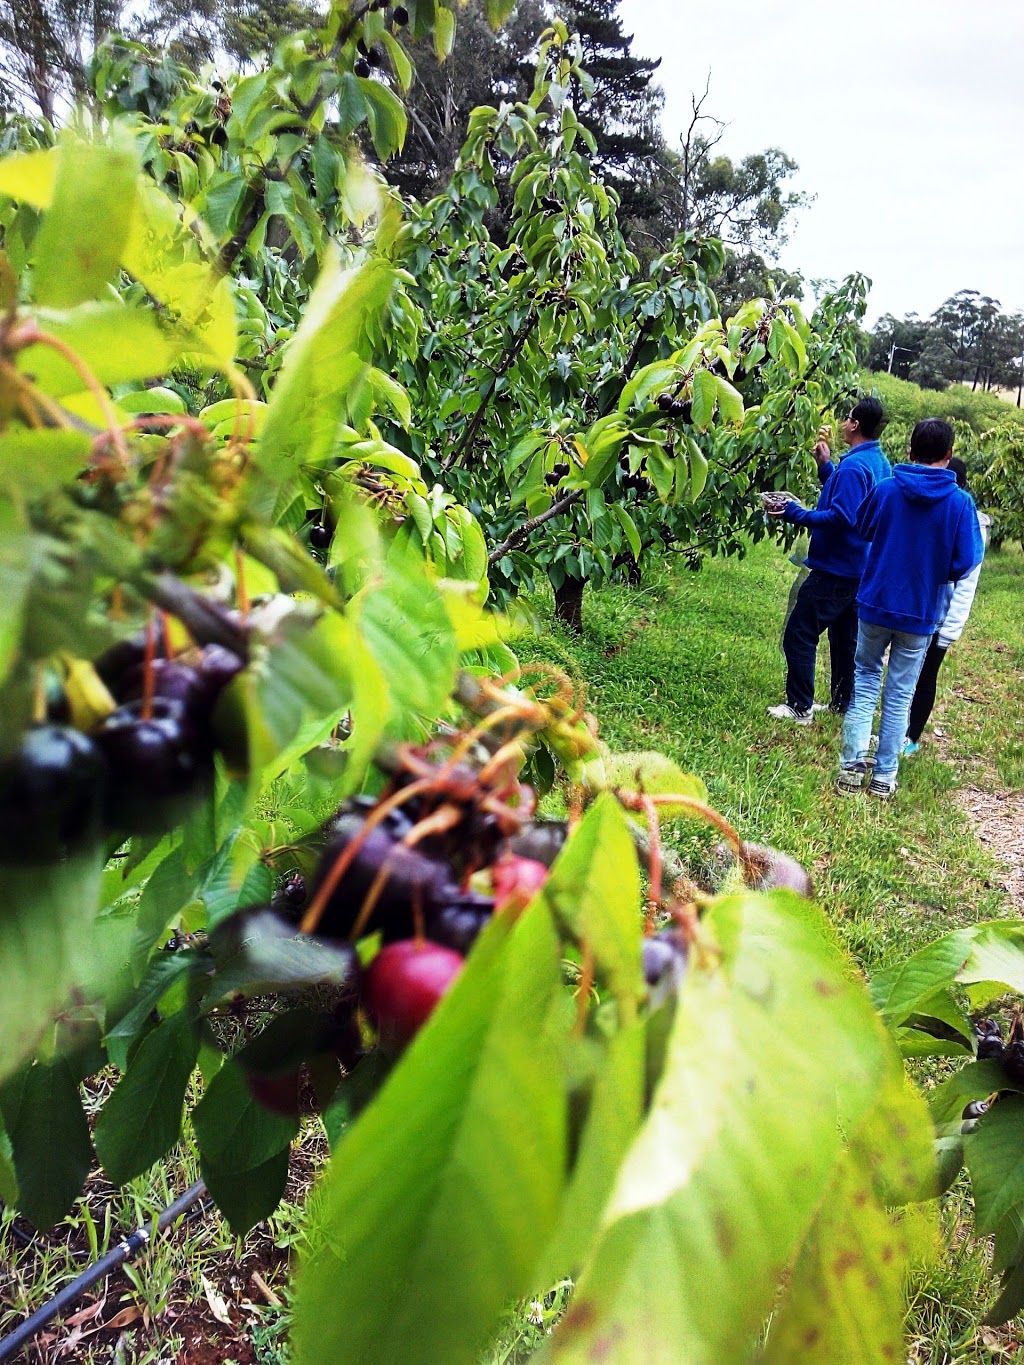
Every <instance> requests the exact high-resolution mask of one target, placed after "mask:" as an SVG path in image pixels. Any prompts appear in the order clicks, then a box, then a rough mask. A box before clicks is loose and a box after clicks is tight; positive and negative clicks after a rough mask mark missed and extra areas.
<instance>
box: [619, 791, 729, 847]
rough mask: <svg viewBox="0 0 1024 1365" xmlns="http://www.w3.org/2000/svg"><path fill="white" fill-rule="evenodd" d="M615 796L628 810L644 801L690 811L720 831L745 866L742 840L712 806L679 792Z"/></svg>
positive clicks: (633, 808) (628, 793)
mask: <svg viewBox="0 0 1024 1365" xmlns="http://www.w3.org/2000/svg"><path fill="white" fill-rule="evenodd" d="M616 796H617V797H618V798H619V800H620V801H621V802H622V804H623V805H624V806H626V807H627V808H628V809H629V810H636V809H637V807H638V806H639V805H641V803H643V802H645V801H650V802H651V804H652V805H654V806H685V808H686V809H687V810H692V811H693V813H694V815H699V816H700V817H701V819H703V820H707V822H708V824H710V825H714V826H715V828H716V829H720V830H721V831H722V833H723V834H724V835H725V838H726V842H727V843H728V844H729V846H730V847H731V848H732V849H733V850H734V851H735V853H736V856H737V857H738V858H739V859H740V860H741V861H742V862H743V863H744V865H745V864H746V856H745V853H744V843H743V840H742V839H741V838H740V836H739V834H738V833H737V832H736V830H735V829H733V827H732V825H730V824H729V821H728V820H727V819H726V818H725V816H724V815H719V813H718V811H716V810H715V809H714V807H713V806H709V805H708V804H707V802H706V801H698V800H697V798H696V797H695V796H683V795H682V793H679V792H665V793H661V792H659V793H658V794H657V795H656V796H646V797H645V796H641V795H640V793H639V792H626V791H618V792H616Z"/></svg>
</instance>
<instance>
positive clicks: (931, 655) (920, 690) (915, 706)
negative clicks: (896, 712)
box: [907, 635, 946, 744]
mask: <svg viewBox="0 0 1024 1365" xmlns="http://www.w3.org/2000/svg"><path fill="white" fill-rule="evenodd" d="M945 657H946V651H945V650H944V649H943V648H942V646H941V645H940V644H939V637H938V636H937V635H933V636H932V642H931V644H930V645H929V646H928V653H927V654H926V655H925V656H924V664H923V665H922V667H921V676H920V677H919V678H918V680H917V688H916V690H915V692H914V700H913V701H912V702H911V703H910V719H909V720H908V721H907V738H908V739H911V740H913V742H914V743H915V744H916V743H917V741H918V740H919V739H920V738H921V735H922V733H923V731H924V727H925V726H926V725H927V724H928V717H929V716H930V715H931V713H932V707H933V706H934V705H935V682H936V679H937V678H938V676H939V669H940V668H941V667H942V661H943V659H944V658H945Z"/></svg>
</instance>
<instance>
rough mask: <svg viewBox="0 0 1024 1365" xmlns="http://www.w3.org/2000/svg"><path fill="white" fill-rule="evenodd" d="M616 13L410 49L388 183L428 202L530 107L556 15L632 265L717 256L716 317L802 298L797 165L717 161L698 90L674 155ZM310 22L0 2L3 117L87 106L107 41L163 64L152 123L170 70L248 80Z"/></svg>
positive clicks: (382, 74) (297, 2) (558, 3)
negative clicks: (143, 48)
mask: <svg viewBox="0 0 1024 1365" xmlns="http://www.w3.org/2000/svg"><path fill="white" fill-rule="evenodd" d="M617 10H618V0H521V2H520V4H519V5H518V6H517V7H516V10H515V12H514V13H513V15H512V17H511V19H510V20H509V22H508V23H507V24H506V25H505V26H504V27H503V28H502V29H500V30H499V31H498V32H497V33H496V32H494V31H493V30H492V28H491V27H490V25H489V24H488V23H487V21H486V18H485V16H484V13H483V8H482V5H481V3H480V0H470V4H469V5H468V6H467V7H466V8H465V9H460V11H459V14H458V23H457V25H456V31H455V37H454V44H453V46H452V50H451V52H450V54H449V55H447V57H446V58H445V59H444V60H441V58H440V57H439V55H438V53H437V52H436V51H435V50H434V46H433V41H432V40H430V39H427V40H423V41H420V42H418V43H411V44H410V45H409V46H410V54H411V55H412V56H413V59H414V62H415V80H414V85H413V87H412V90H411V91H410V92H409V94H408V95H407V96H406V108H407V112H408V118H409V124H408V132H407V136H406V140H405V145H404V148H403V150H402V152H401V154H400V155H399V156H398V157H397V158H395V159H394V160H393V161H392V162H391V163H390V164H389V178H390V179H391V181H392V183H393V184H395V185H396V186H397V187H398V188H399V189H400V190H401V191H402V192H403V193H404V194H406V195H408V196H410V197H412V198H415V199H418V200H420V201H421V202H426V201H427V200H428V199H430V198H431V197H432V196H433V195H435V194H436V193H437V192H438V191H439V190H440V189H441V188H442V187H443V186H444V185H446V184H447V183H448V182H449V180H450V178H451V174H452V171H453V169H454V167H455V163H456V160H457V158H458V155H459V150H460V148H461V147H462V144H463V142H464V140H465V137H466V132H467V127H468V118H469V113H470V111H471V110H472V109H474V108H475V107H477V106H478V105H482V104H495V103H498V102H500V101H501V100H508V101H511V102H515V101H518V100H523V99H526V98H527V96H528V94H529V91H530V90H531V88H532V85H533V81H534V75H535V69H536V47H537V38H538V35H539V34H540V33H541V31H542V30H543V29H544V28H545V27H546V26H547V24H549V23H550V22H551V20H552V18H555V17H557V18H560V19H562V20H563V21H564V22H565V23H566V25H567V26H568V28H569V30H570V31H572V32H576V33H578V34H579V36H580V39H581V42H582V50H583V65H584V67H585V69H586V71H587V72H588V73H589V75H590V76H591V77H592V80H593V88H592V89H591V90H588V91H587V92H582V91H581V92H577V100H576V103H577V107H578V108H579V109H580V113H581V121H582V122H583V124H584V126H585V127H587V128H588V130H589V131H590V132H591V133H592V135H593V136H594V138H595V141H596V144H597V150H596V154H595V157H594V164H595V171H596V172H597V173H598V175H600V177H601V178H602V180H603V181H604V183H606V184H608V185H609V186H610V187H611V188H613V189H614V190H615V191H616V192H617V193H618V195H619V198H620V205H621V207H620V215H619V216H620V222H621V225H622V228H623V233H624V236H625V238H626V241H627V243H628V244H629V246H630V248H631V249H632V250H633V252H634V253H635V254H636V255H637V257H638V258H639V260H640V263H641V266H642V267H646V265H647V264H648V263H649V262H650V261H651V260H652V259H654V258H655V257H656V256H658V255H660V254H661V253H662V252H663V251H664V250H665V249H666V247H667V246H668V244H669V243H670V242H671V241H672V240H673V238H674V237H675V236H676V234H677V233H678V232H680V231H683V230H686V231H690V232H692V233H694V234H695V236H697V237H700V238H704V237H718V238H720V239H721V240H722V241H723V243H724V245H725V248H726V255H725V264H724V267H723V269H722V272H721V274H720V276H719V277H718V279H717V281H716V291H717V293H718V296H719V302H720V305H721V309H722V314H723V316H727V315H728V314H729V313H730V312H732V311H733V310H734V308H735V307H736V306H738V305H739V303H740V301H741V300H743V299H745V298H750V297H752V296H757V295H764V294H771V293H778V294H781V295H789V296H795V297H801V296H802V288H801V285H802V281H801V279H800V277H799V275H794V274H792V273H790V272H787V271H785V270H783V269H781V268H780V267H779V266H778V264H777V261H778V254H779V250H780V248H781V247H782V245H783V244H784V242H785V241H786V237H787V227H788V222H789V220H790V217H791V215H792V214H793V212H794V211H795V210H797V209H799V208H801V207H803V206H804V205H805V204H806V203H807V201H808V197H807V196H806V195H804V194H801V193H799V192H796V191H794V190H792V189H790V188H789V185H788V183H787V182H788V181H789V180H790V178H791V177H792V175H793V174H794V172H795V171H796V170H797V165H796V163H795V162H794V161H793V160H792V158H791V157H789V156H787V155H786V153H785V152H783V151H781V150H780V149H779V148H774V147H770V148H766V149H765V150H763V151H761V152H758V153H754V154H751V155H748V156H744V157H742V158H740V159H738V160H733V159H731V158H730V157H728V156H725V155H722V154H721V152H720V151H719V150H718V144H719V142H720V139H721V137H722V133H723V131H724V128H725V125H724V123H722V122H721V121H720V120H718V119H716V118H714V117H712V116H711V115H710V114H709V113H708V112H707V111H706V108H705V106H706V103H707V98H708V89H707V88H705V90H704V92H703V94H701V95H700V96H696V95H695V96H694V98H693V116H692V119H691V122H690V125H689V127H688V128H687V130H686V131H685V133H684V134H683V135H682V137H681V138H680V139H679V141H678V144H677V145H673V144H672V143H671V142H670V141H669V140H668V139H667V138H666V137H665V135H664V134H663V132H662V130H661V126H660V118H661V111H662V107H663V103H664V95H663V92H662V90H661V89H660V87H659V86H658V85H657V83H656V73H657V69H658V66H659V65H660V62H659V61H658V60H650V59H646V58H644V57H642V56H639V55H637V54H636V53H634V52H633V50H632V36H631V35H630V34H628V33H625V32H624V31H623V27H622V21H621V19H620V18H619V15H618V13H617ZM318 18H319V12H318V6H317V4H316V3H315V0H269V3H257V2H256V0H164V2H162V3H160V4H159V5H158V4H156V3H152V2H151V3H148V4H144V5H139V4H128V3H120V2H119V0H0V116H2V114H3V113H4V112H7V113H8V114H16V113H19V112H20V113H28V114H29V115H37V114H42V116H43V117H44V118H45V119H47V120H48V121H50V122H51V123H52V122H54V121H55V120H58V119H59V118H60V117H61V115H62V113H64V112H66V110H67V109H68V108H69V107H70V105H71V103H72V102H73V101H74V100H76V99H82V98H86V97H87V96H88V92H89V90H90V89H91V88H92V86H93V84H94V82H93V80H92V79H91V67H92V63H93V61H94V58H95V53H96V50H97V48H98V47H99V46H100V45H101V44H102V43H103V42H104V41H105V40H106V41H107V42H109V41H110V40H111V38H112V36H113V35H117V36H118V37H119V38H122V39H125V40H128V41H132V42H138V43H140V44H146V45H148V46H149V47H150V48H153V49H156V50H158V51H159V52H160V53H161V54H162V55H161V57H160V58H155V57H147V56H146V54H144V53H140V54H139V58H140V64H142V63H145V62H147V61H148V64H149V73H150V84H151V86H152V100H151V101H149V102H151V103H152V104H153V108H154V109H155V108H160V107H163V106H164V105H165V104H166V102H167V100H168V98H169V97H170V95H171V94H172V93H173V86H174V71H175V67H176V65H178V64H180V65H181V66H183V67H185V68H188V70H190V71H192V72H198V71H200V70H201V68H203V67H204V66H207V65H208V64H209V65H210V68H211V70H210V79H211V83H212V81H213V80H214V79H215V77H214V74H213V68H217V69H219V70H221V71H225V70H227V69H229V68H230V69H239V68H241V69H251V68H254V67H259V66H261V65H263V64H265V60H266V58H267V55H268V54H269V53H270V52H272V50H273V48H274V46H275V45H276V44H277V43H278V42H279V41H280V40H281V39H282V38H283V37H287V36H288V35H289V34H292V33H295V32H297V31H299V30H301V29H303V28H304V27H308V26H315V25H316V23H317V22H318ZM381 56H382V54H378V53H374V52H371V53H369V54H367V59H366V60H367V65H368V68H369V69H370V70H373V71H374V73H375V74H376V75H377V76H378V77H379V78H380V79H382V80H385V81H386V80H388V79H389V75H388V70H387V65H386V63H384V62H383V61H382V60H381ZM367 74H369V72H367ZM136 79H137V81H138V85H139V88H138V89H137V90H135V91H133V92H132V93H133V95H134V97H135V98H136V99H137V101H138V107H139V108H140V111H144V112H147V113H152V112H153V111H152V110H151V109H148V108H146V104H147V91H146V88H145V81H144V80H143V78H142V76H141V74H140V75H139V76H138V77H137V78H136ZM367 150H368V151H370V150H371V149H369V148H367ZM509 202H510V194H506V195H503V196H502V198H501V199H500V200H499V203H498V205H497V206H496V207H495V209H494V211H493V212H492V214H491V221H490V222H489V224H488V226H489V228H490V230H491V232H492V234H494V235H496V236H498V237H500V236H501V234H502V229H503V227H505V226H506V225H507V223H508V219H509Z"/></svg>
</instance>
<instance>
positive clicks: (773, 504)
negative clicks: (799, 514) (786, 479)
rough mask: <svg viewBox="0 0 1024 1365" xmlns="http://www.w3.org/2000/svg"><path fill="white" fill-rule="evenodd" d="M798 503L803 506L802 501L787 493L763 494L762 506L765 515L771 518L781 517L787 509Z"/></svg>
mask: <svg viewBox="0 0 1024 1365" xmlns="http://www.w3.org/2000/svg"><path fill="white" fill-rule="evenodd" d="M793 503H796V505H797V506H798V507H799V506H801V503H800V500H799V499H798V498H795V497H794V496H793V494H792V493H788V492H786V491H784V490H783V491H780V492H767V493H762V494H761V506H762V508H763V509H764V511H765V514H766V515H767V516H769V517H781V516H782V515H783V513H784V512H785V510H786V508H787V507H789V506H790V505H791V504H793Z"/></svg>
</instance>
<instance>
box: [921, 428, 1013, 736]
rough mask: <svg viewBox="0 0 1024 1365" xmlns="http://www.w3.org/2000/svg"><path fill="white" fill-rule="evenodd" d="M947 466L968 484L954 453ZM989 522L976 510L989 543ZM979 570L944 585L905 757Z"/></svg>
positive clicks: (974, 589) (967, 607)
mask: <svg viewBox="0 0 1024 1365" xmlns="http://www.w3.org/2000/svg"><path fill="white" fill-rule="evenodd" d="M949 467H950V469H952V470H953V472H954V473H955V474H956V481H957V483H958V484H959V486H960V487H961V488H966V487H967V466H966V465H965V464H964V462H963V460H958V459H957V458H956V456H955V455H954V456H953V458H952V459H951V460H950V462H949ZM991 524H992V519H991V517H988V516H986V515H985V513H984V512H979V513H978V527H979V529H980V531H981V539H982V542H983V543H984V544H985V545H987V544H988V528H989V526H991ZM980 573H981V565H980V564H979V565H978V566H977V567H976V568H974V569H972V570H971V572H970V573H969V574H968V575H967V577H966V578H961V579H960V581H959V582H958V583H947V584H946V612H945V615H944V616H943V618H942V621H941V622H940V624H939V628H938V630H937V631H936V632H935V634H934V635H933V636H932V641H931V644H930V645H929V646H928V653H927V654H926V655H925V657H924V664H923V665H922V668H921V674H920V676H919V678H918V680H917V688H916V690H915V692H914V700H913V701H912V702H911V703H910V719H909V720H908V722H907V737H906V739H905V740H904V742H903V753H904V755H905V756H906V757H908V758H909V757H910V756H911V755H912V754H916V753H917V751H918V749H919V748H920V747H921V735H922V734H923V732H924V727H925V726H926V725H927V724H928V717H929V716H930V715H931V713H932V707H933V706H934V705H935V683H936V679H937V678H938V676H939V669H940V668H941V667H942V661H943V659H944V658H945V657H946V651H947V650H948V649H949V647H950V645H952V644H955V643H956V641H957V640H959V639H960V636H961V635H962V634H963V630H964V626H965V625H966V624H967V618H968V616H970V614H971V607H972V606H973V605H974V594H975V593H976V592H977V590H978V576H979V575H980Z"/></svg>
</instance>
